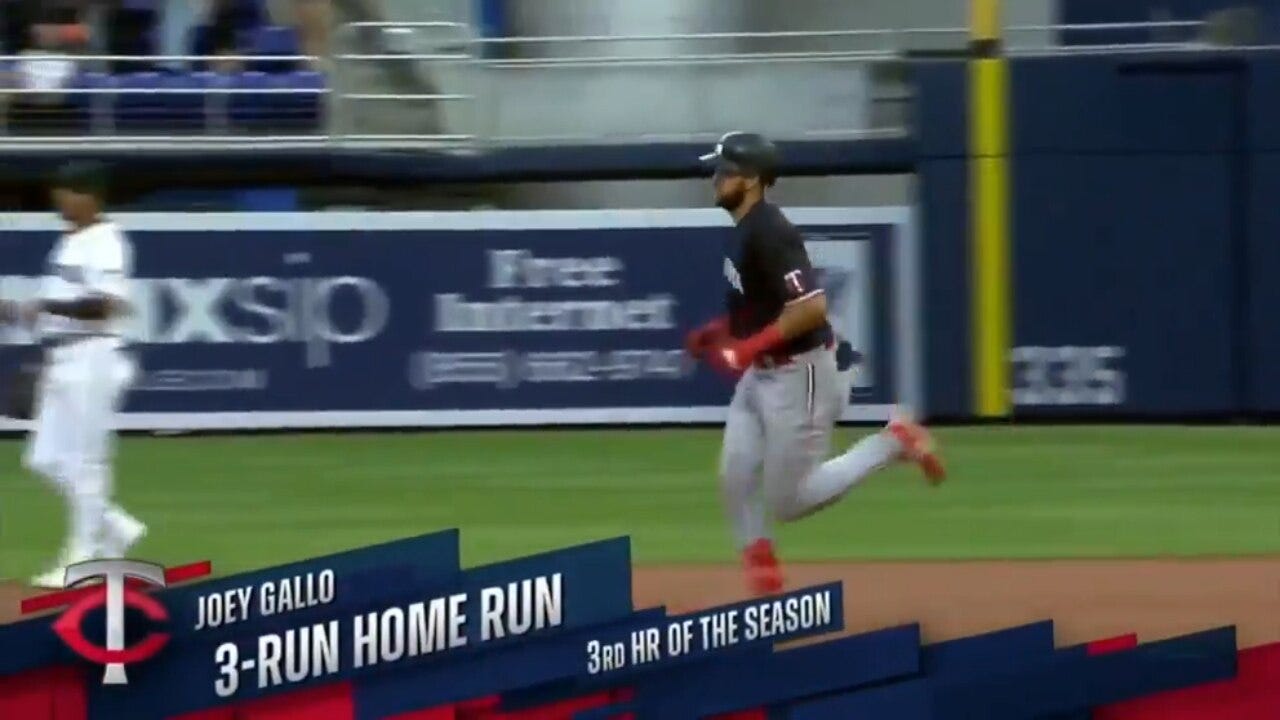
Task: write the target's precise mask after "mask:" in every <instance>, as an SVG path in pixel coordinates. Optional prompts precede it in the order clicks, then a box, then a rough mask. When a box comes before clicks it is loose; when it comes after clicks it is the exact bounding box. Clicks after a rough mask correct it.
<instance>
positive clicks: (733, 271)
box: [724, 258, 742, 293]
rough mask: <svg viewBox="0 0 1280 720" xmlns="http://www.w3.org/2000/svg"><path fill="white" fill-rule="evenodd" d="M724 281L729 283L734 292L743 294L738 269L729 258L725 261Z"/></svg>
mask: <svg viewBox="0 0 1280 720" xmlns="http://www.w3.org/2000/svg"><path fill="white" fill-rule="evenodd" d="M724 279H725V280H728V281H729V284H730V285H732V286H733V289H734V290H737V291H738V292H739V293H741V292H742V278H741V277H740V276H739V275H738V268H737V267H735V266H734V264H733V261H732V260H730V259H729V258H725V259H724Z"/></svg>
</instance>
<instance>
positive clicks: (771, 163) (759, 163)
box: [699, 131, 779, 185]
mask: <svg viewBox="0 0 1280 720" xmlns="http://www.w3.org/2000/svg"><path fill="white" fill-rule="evenodd" d="M778 159H779V156H778V148H777V146H776V145H774V144H773V141H771V140H769V138H767V137H765V136H763V135H760V134H758V133H749V132H738V131H734V132H729V133H725V134H724V135H723V136H721V138H720V141H719V142H717V143H716V147H715V149H714V150H712V151H711V152H709V153H707V154H706V155H703V156H702V157H700V158H699V160H701V161H702V163H703V164H704V165H707V166H709V167H712V168H715V169H716V170H726V171H730V172H737V173H740V174H743V175H750V176H755V177H759V178H760V179H761V180H762V181H763V182H764V184H765V185H772V184H773V182H774V180H776V179H777V178H778Z"/></svg>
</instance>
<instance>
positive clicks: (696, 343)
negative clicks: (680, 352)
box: [684, 317, 729, 359]
mask: <svg viewBox="0 0 1280 720" xmlns="http://www.w3.org/2000/svg"><path fill="white" fill-rule="evenodd" d="M728 331H729V320H728V318H723V317H718V318H716V319H714V320H712V321H710V322H708V323H706V324H705V325H702V326H701V327H698V328H695V329H693V330H691V331H689V334H688V335H686V336H685V338H684V349H685V352H688V353H689V355H690V356H692V357H694V358H698V359H702V357H703V356H704V355H706V354H707V353H708V352H709V351H710V350H711V349H712V348H714V347H715V346H716V345H718V344H719V343H720V341H721V339H722V338H723V337H724V336H725V335H726V334H728Z"/></svg>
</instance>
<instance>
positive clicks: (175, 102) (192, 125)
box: [160, 72, 218, 132]
mask: <svg viewBox="0 0 1280 720" xmlns="http://www.w3.org/2000/svg"><path fill="white" fill-rule="evenodd" d="M217 83H218V76H217V75H216V74H214V73H211V72H196V73H175V74H173V75H166V76H164V77H163V78H161V81H160V87H161V89H163V90H166V91H168V93H167V94H165V95H163V96H160V100H161V102H162V104H163V106H164V112H163V115H162V120H163V123H164V126H165V128H167V129H169V130H172V131H174V132H184V131H192V130H198V129H200V128H203V127H205V125H206V124H207V122H208V117H209V114H210V113H209V111H210V109H211V106H212V105H213V103H212V98H213V96H211V95H209V94H208V91H209V89H211V88H214V87H216V86H217Z"/></svg>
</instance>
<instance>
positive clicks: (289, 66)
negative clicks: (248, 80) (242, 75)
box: [239, 25, 302, 72]
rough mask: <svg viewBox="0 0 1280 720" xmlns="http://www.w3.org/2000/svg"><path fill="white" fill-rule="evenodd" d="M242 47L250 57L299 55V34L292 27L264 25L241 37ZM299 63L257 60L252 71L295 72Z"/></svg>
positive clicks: (248, 31)
mask: <svg viewBox="0 0 1280 720" xmlns="http://www.w3.org/2000/svg"><path fill="white" fill-rule="evenodd" d="M239 44H240V46H241V47H243V48H244V49H245V52H246V53H247V54H249V55H268V56H276V57H287V56H289V55H298V54H299V53H301V52H302V51H301V50H300V49H299V44H298V33H297V32H296V31H294V29H293V28H290V27H282V26H280V25H264V26H262V27H256V28H252V29H250V30H247V31H245V32H244V33H243V34H242V35H241V37H240V42H239ZM297 67H298V63H297V62H296V61H294V60H255V61H254V62H253V63H251V64H250V69H252V70H258V71H261V72H289V71H291V70H295V69H297Z"/></svg>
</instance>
